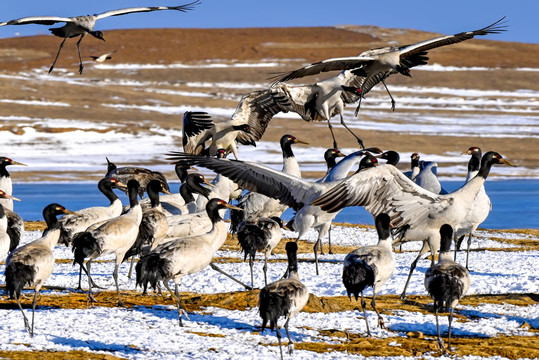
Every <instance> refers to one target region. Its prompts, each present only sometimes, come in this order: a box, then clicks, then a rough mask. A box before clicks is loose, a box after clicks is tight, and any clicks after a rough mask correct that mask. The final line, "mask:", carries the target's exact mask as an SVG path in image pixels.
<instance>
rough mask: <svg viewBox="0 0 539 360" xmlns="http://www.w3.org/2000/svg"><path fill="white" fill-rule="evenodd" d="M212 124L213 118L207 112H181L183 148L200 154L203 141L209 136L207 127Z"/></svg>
mask: <svg viewBox="0 0 539 360" xmlns="http://www.w3.org/2000/svg"><path fill="white" fill-rule="evenodd" d="M213 126H214V123H213V120H212V119H211V116H210V115H208V113H206V112H203V111H186V112H185V113H184V114H183V128H182V132H183V134H182V144H183V150H184V151H185V152H187V153H189V154H200V153H201V152H202V151H203V150H204V143H205V142H206V140H208V139H209V138H210V137H211V133H210V131H209V129H211V128H212V127H213Z"/></svg>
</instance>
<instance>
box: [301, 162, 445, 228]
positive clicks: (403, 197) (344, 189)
mask: <svg viewBox="0 0 539 360" xmlns="http://www.w3.org/2000/svg"><path fill="white" fill-rule="evenodd" d="M452 203H453V198H452V196H451V194H448V195H437V194H433V193H431V192H430V191H427V190H425V189H423V188H421V187H420V186H418V185H417V184H415V183H413V182H412V181H411V180H410V179H408V178H407V177H406V176H405V175H404V174H403V173H401V172H400V170H398V169H397V168H396V167H394V166H392V165H380V166H376V167H373V168H369V169H366V170H363V171H360V172H359V173H357V174H355V175H353V176H350V177H348V178H346V179H345V180H343V181H342V182H339V183H338V184H337V186H334V187H333V188H332V189H331V190H329V191H328V192H326V193H325V194H324V195H322V196H321V197H319V198H318V199H316V200H315V201H313V202H312V205H318V206H320V208H321V209H322V210H325V211H328V212H335V211H338V210H341V209H342V208H344V207H347V206H364V207H365V209H367V211H369V212H370V213H371V214H372V215H373V216H377V215H378V214H380V213H387V214H388V215H389V216H390V217H391V225H392V227H395V228H398V229H399V228H400V229H402V228H403V227H404V226H406V225H413V224H417V223H421V222H423V221H427V219H428V217H429V216H430V215H431V214H432V213H439V212H442V211H444V209H446V208H447V207H449V206H450V205H451V204H452Z"/></svg>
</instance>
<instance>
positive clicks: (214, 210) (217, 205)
mask: <svg viewBox="0 0 539 360" xmlns="http://www.w3.org/2000/svg"><path fill="white" fill-rule="evenodd" d="M224 208H225V207H224V206H223V205H222V204H221V200H219V199H211V200H210V201H208V203H207V204H206V213H207V214H208V217H209V218H210V221H211V223H212V224H216V223H218V222H219V221H223V218H222V217H221V214H219V210H221V209H224Z"/></svg>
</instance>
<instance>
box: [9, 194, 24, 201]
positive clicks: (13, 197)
mask: <svg viewBox="0 0 539 360" xmlns="http://www.w3.org/2000/svg"><path fill="white" fill-rule="evenodd" d="M5 198H6V199H11V200H15V201H21V199H19V198H16V197H15V196H11V195H8V194H6V196H5Z"/></svg>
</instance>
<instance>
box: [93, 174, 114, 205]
mask: <svg viewBox="0 0 539 360" xmlns="http://www.w3.org/2000/svg"><path fill="white" fill-rule="evenodd" d="M97 188H98V189H99V191H101V193H102V194H103V195H105V196H106V197H107V199H109V201H110V204H111V205H112V203H113V202H114V201H116V200H118V195H116V193H114V191H112V182H111V181H110V179H107V178H105V179H101V180H99V182H98V183H97Z"/></svg>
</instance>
